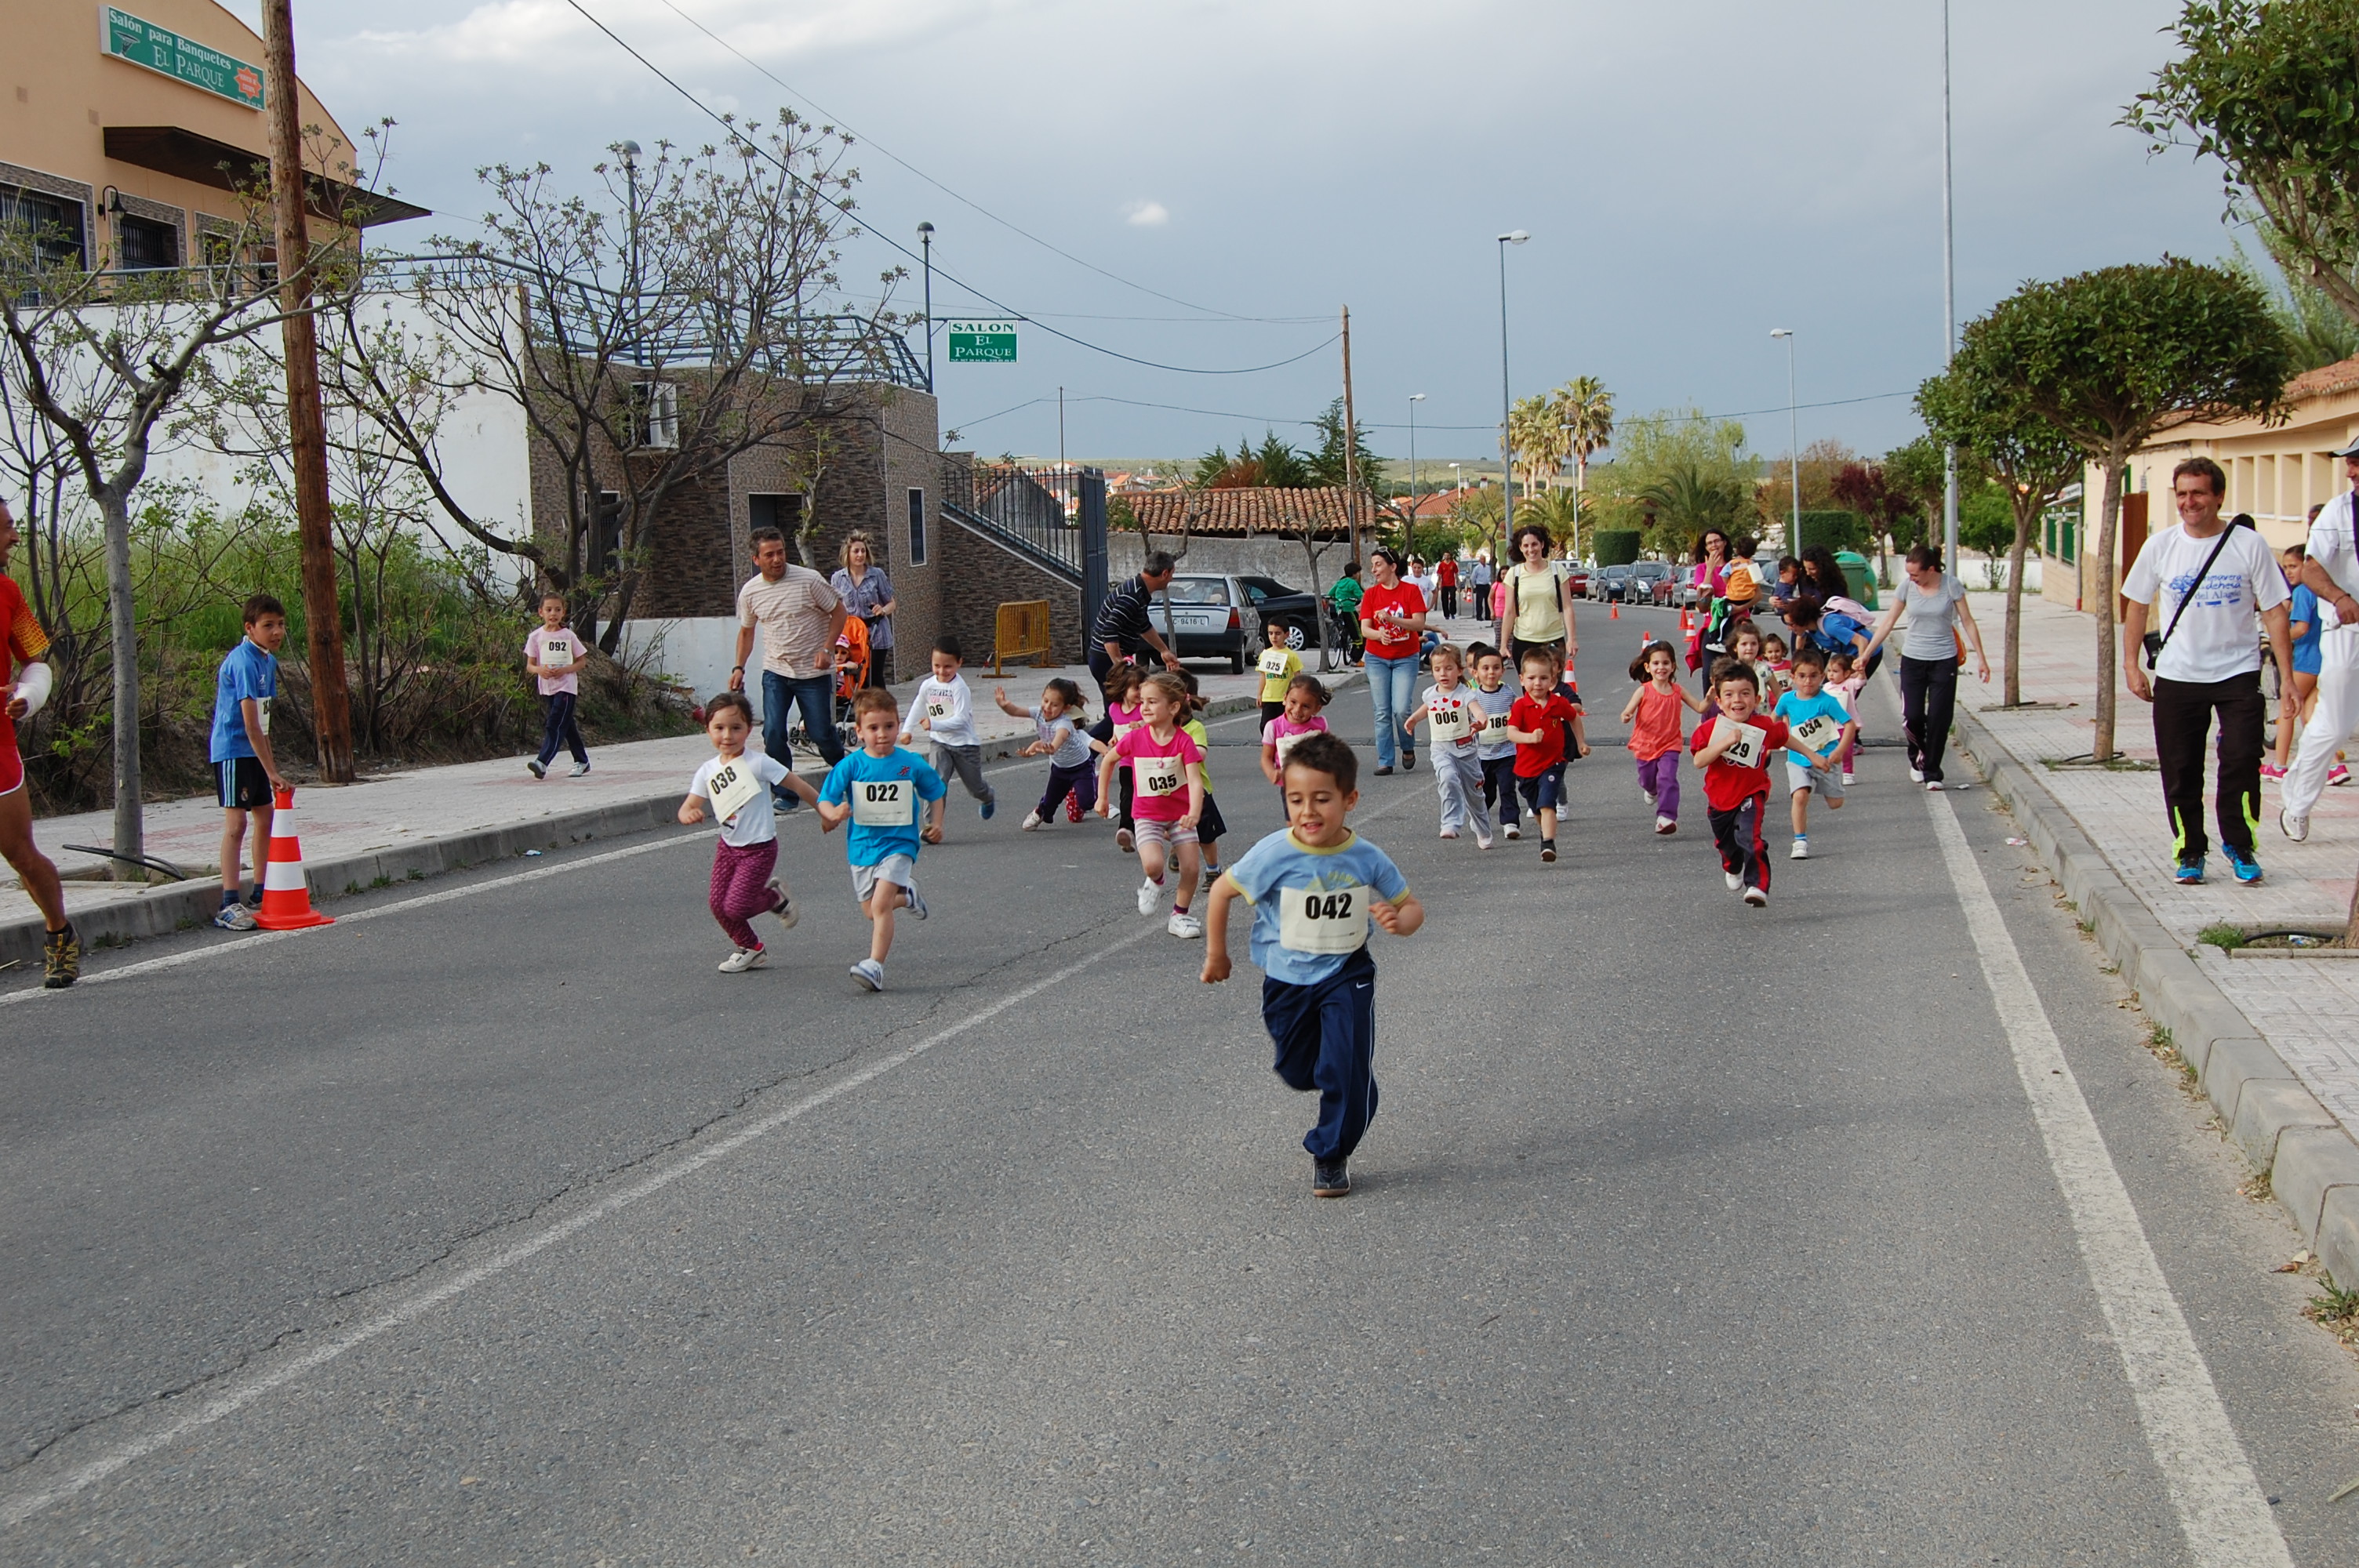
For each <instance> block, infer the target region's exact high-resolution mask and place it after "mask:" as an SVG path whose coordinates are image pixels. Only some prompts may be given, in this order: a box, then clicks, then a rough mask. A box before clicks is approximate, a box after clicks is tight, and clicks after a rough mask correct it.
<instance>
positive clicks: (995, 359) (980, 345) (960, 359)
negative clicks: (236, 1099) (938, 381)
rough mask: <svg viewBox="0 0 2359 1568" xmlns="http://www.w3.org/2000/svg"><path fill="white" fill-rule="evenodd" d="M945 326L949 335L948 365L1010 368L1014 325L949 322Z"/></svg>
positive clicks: (1013, 355)
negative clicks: (996, 365) (1003, 366)
mask: <svg viewBox="0 0 2359 1568" xmlns="http://www.w3.org/2000/svg"><path fill="white" fill-rule="evenodd" d="M947 325H948V326H949V328H950V335H951V363H952V364H1003V365H1012V364H1014V363H1015V362H1016V323H1015V322H1013V321H951V322H949V323H947Z"/></svg>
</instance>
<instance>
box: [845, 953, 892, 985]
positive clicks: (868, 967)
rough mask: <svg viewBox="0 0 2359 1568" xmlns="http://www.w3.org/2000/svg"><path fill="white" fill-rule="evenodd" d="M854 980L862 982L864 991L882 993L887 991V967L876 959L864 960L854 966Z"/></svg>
mask: <svg viewBox="0 0 2359 1568" xmlns="http://www.w3.org/2000/svg"><path fill="white" fill-rule="evenodd" d="M852 978H853V979H855V980H858V981H859V982H860V989H863V990H871V991H881V990H883V989H885V966H884V965H882V964H880V963H878V962H877V961H876V960H875V959H874V958H863V959H861V960H860V962H858V963H856V964H854V965H853V966H852Z"/></svg>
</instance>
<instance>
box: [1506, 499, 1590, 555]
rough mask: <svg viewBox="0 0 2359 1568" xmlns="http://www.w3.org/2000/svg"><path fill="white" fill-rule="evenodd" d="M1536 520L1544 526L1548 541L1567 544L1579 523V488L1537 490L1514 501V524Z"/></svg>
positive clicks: (1520, 525) (1535, 521) (1557, 544)
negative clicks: (1575, 489)
mask: <svg viewBox="0 0 2359 1568" xmlns="http://www.w3.org/2000/svg"><path fill="white" fill-rule="evenodd" d="M1527 523H1536V524H1538V525H1539V526H1541V527H1542V528H1545V529H1547V530H1548V536H1549V543H1550V544H1552V545H1556V546H1569V545H1570V543H1571V540H1572V537H1573V532H1574V530H1575V529H1577V528H1578V527H1579V526H1580V525H1581V492H1578V491H1572V490H1537V491H1534V492H1531V493H1530V494H1528V495H1526V496H1524V497H1523V498H1522V499H1521V500H1519V501H1517V503H1516V526H1517V527H1518V528H1520V527H1522V526H1523V525H1524V524H1527Z"/></svg>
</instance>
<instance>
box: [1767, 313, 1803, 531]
mask: <svg viewBox="0 0 2359 1568" xmlns="http://www.w3.org/2000/svg"><path fill="white" fill-rule="evenodd" d="M1769 335H1770V336H1771V337H1773V338H1783V339H1785V340H1786V445H1787V448H1788V450H1790V451H1791V452H1792V454H1793V456H1792V458H1791V459H1790V460H1789V461H1790V463H1791V470H1792V477H1793V481H1794V532H1793V535H1792V537H1790V538H1788V540H1787V541H1786V554H1788V555H1789V556H1790V555H1794V554H1797V553H1799V551H1800V549H1801V547H1802V427H1801V421H1800V418H1799V416H1798V415H1797V414H1796V412H1795V405H1794V330H1793V329H1792V328H1791V327H1772V328H1771V329H1770V330H1769Z"/></svg>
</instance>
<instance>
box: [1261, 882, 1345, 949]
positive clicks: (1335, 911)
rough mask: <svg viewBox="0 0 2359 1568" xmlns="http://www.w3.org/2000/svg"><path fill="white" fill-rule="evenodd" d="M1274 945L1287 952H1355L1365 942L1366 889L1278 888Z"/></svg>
mask: <svg viewBox="0 0 2359 1568" xmlns="http://www.w3.org/2000/svg"><path fill="white" fill-rule="evenodd" d="M1277 896H1278V906H1277V945H1278V946H1281V947H1283V948H1285V949H1286V950H1287V951H1288V952H1290V953H1329V954H1332V953H1356V952H1358V951H1359V950H1360V949H1361V948H1363V947H1364V946H1367V943H1368V890H1367V888H1366V887H1364V885H1362V884H1361V883H1359V882H1353V883H1351V884H1350V885H1349V886H1347V887H1340V888H1319V887H1291V888H1287V889H1285V890H1283V891H1282V892H1279V894H1278V895H1277Z"/></svg>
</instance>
